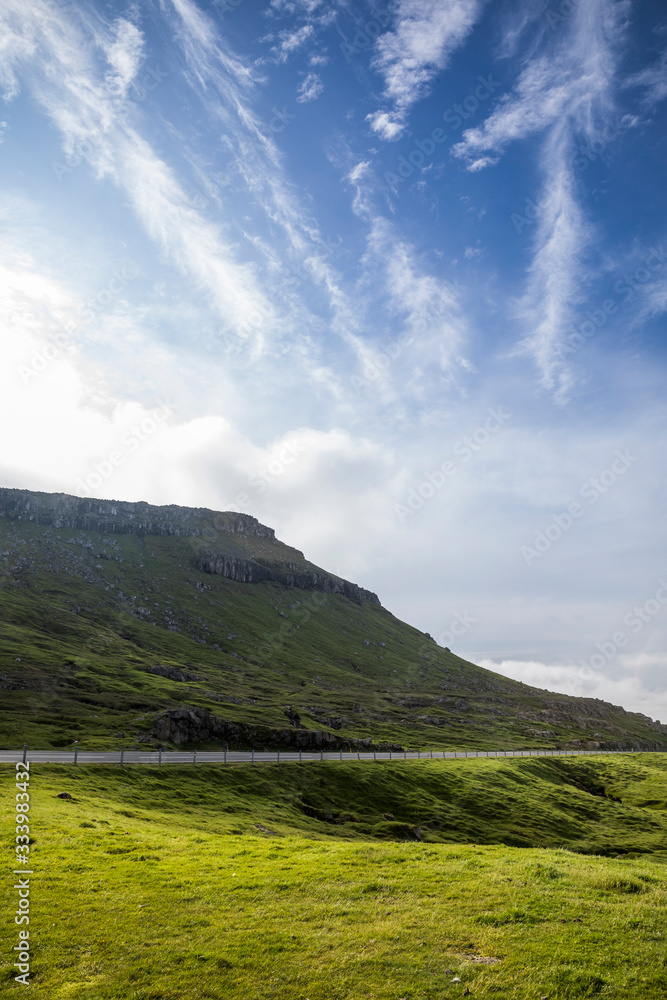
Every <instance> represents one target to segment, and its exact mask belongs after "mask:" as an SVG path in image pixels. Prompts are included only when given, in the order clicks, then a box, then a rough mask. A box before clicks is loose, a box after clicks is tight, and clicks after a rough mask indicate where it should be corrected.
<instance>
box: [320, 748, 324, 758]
mask: <svg viewBox="0 0 667 1000" xmlns="http://www.w3.org/2000/svg"><path fill="white" fill-rule="evenodd" d="M320 760H324V750H323V749H322V747H320Z"/></svg>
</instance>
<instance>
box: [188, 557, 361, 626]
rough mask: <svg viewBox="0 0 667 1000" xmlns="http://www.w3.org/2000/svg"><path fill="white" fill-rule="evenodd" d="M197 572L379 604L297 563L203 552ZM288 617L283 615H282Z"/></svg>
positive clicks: (346, 584)
mask: <svg viewBox="0 0 667 1000" xmlns="http://www.w3.org/2000/svg"><path fill="white" fill-rule="evenodd" d="M195 566H196V567H197V569H200V570H202V572H204V573H215V574H217V575H218V576H223V577H225V579H227V580H236V581H237V582H238V583H261V582H263V581H268V582H271V583H282V584H283V586H285V587H296V588H297V589H298V590H317V591H321V592H322V593H324V594H343V595H344V596H345V597H348V598H349V599H350V600H351V601H354V602H355V603H356V604H361V603H362V602H363V601H371V602H372V603H373V604H379V603H380V601H379V598H378V596H377V594H373V593H371V591H370V590H364V589H363V587H357V585H356V584H354V583H349V582H348V581H347V580H342V579H340V578H339V577H336V576H330V575H329V574H327V573H321V572H317V571H313V572H306V571H303V570H301V571H300V570H299V568H298V566H297V565H296V564H295V563H265V562H264V561H262V560H259V559H256V560H255V559H242V558H240V557H239V556H232V555H227V554H226V553H224V552H203V553H201V554H200V555H199V556H197V558H196V560H195ZM280 613H281V614H282V615H283V617H286V616H285V615H284V614H283V612H280Z"/></svg>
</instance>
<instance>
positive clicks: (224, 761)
mask: <svg viewBox="0 0 667 1000" xmlns="http://www.w3.org/2000/svg"><path fill="white" fill-rule="evenodd" d="M222 763H223V764H226V763H227V747H225V759H224V760H223V762H222Z"/></svg>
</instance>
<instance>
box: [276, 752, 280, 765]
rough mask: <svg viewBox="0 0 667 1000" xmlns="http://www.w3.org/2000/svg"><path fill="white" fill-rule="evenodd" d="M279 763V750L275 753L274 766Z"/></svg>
mask: <svg viewBox="0 0 667 1000" xmlns="http://www.w3.org/2000/svg"><path fill="white" fill-rule="evenodd" d="M279 763H280V750H278V752H277V753H276V764H279Z"/></svg>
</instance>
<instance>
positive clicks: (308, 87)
mask: <svg viewBox="0 0 667 1000" xmlns="http://www.w3.org/2000/svg"><path fill="white" fill-rule="evenodd" d="M323 90H324V84H323V83H322V81H321V79H320V77H319V76H318V75H317V73H309V74H308V76H307V77H306V78H305V80H303V81H302V82H301V84H300V85H299V89H298V91H297V98H296V99H297V101H298V102H299V103H300V104H305V103H306V102H307V101H315V100H317V98H318V97H319V96H320V94H321V93H322V91H323Z"/></svg>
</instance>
